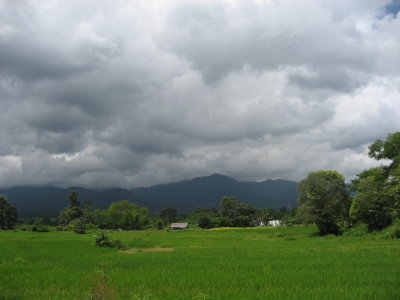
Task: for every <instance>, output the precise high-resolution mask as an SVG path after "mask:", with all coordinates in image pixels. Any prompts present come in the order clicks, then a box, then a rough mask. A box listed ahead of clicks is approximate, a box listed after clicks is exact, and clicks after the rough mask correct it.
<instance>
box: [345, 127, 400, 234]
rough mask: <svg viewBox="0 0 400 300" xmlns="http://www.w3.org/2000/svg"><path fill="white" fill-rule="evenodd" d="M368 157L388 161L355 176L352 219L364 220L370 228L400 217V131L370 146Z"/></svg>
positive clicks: (389, 222)
mask: <svg viewBox="0 0 400 300" xmlns="http://www.w3.org/2000/svg"><path fill="white" fill-rule="evenodd" d="M368 155H369V157H371V158H374V159H376V160H385V161H386V162H388V164H386V165H382V166H379V167H376V168H372V169H368V170H365V171H363V172H361V173H360V174H358V175H357V178H356V179H354V180H353V186H352V189H353V190H354V191H355V192H356V195H355V196H354V198H353V203H352V206H351V210H350V215H351V217H352V219H353V221H355V222H357V221H361V222H364V223H366V224H367V225H368V228H369V230H371V231H372V230H380V229H383V228H385V227H386V226H388V225H390V224H391V223H392V221H393V219H395V218H399V217H400V132H396V133H392V134H389V135H388V136H387V138H386V140H376V141H375V142H374V143H373V144H372V145H370V146H369V152H368Z"/></svg>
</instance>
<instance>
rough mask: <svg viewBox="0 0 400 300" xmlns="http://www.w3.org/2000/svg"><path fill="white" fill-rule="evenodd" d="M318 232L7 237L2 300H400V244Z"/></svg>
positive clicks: (2, 237)
mask: <svg viewBox="0 0 400 300" xmlns="http://www.w3.org/2000/svg"><path fill="white" fill-rule="evenodd" d="M316 231H317V230H316V228H315V227H312V226H310V227H303V226H295V227H280V228H271V227H264V228H243V229H230V228H223V229H218V230H199V229H189V230H183V231H129V232H111V233H109V234H110V236H111V237H112V238H113V239H118V240H121V241H122V242H123V243H124V244H125V245H126V246H127V250H124V251H120V250H117V249H115V248H100V247H96V246H95V245H94V238H93V235H94V234H93V233H88V234H83V235H79V234H74V233H71V232H57V231H53V232H48V233H34V232H0V299H2V300H3V299H7V300H8V299H159V300H161V299H185V300H186V299H400V288H399V287H400V241H399V240H398V239H397V240H396V239H382V238H380V237H379V236H374V235H366V236H361V237H354V236H339V237H336V236H325V237H320V236H317V235H316V234H315V232H316Z"/></svg>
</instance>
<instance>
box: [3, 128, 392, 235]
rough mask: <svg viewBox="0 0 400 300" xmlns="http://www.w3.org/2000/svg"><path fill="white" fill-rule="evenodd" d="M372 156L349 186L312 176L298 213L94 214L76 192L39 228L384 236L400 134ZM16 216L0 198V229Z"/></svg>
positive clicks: (243, 206)
mask: <svg viewBox="0 0 400 300" xmlns="http://www.w3.org/2000/svg"><path fill="white" fill-rule="evenodd" d="M368 149H369V151H368V156H369V157H371V158H373V159H375V160H377V161H381V160H383V161H384V162H386V163H385V164H383V165H381V166H378V167H375V168H371V169H367V170H364V171H362V172H361V173H359V174H358V175H357V176H356V178H355V179H354V180H352V183H351V184H350V185H346V183H345V178H344V176H343V175H342V174H340V173H339V172H337V171H335V170H320V171H316V172H311V173H310V174H309V175H308V176H307V177H306V178H305V179H303V180H301V181H300V183H299V184H298V202H299V204H300V206H299V207H298V208H296V207H295V208H291V209H288V208H286V207H283V208H281V209H279V210H273V209H269V208H263V209H256V208H254V207H252V206H251V205H249V204H247V203H245V202H242V201H240V200H239V199H237V198H236V197H234V196H227V197H223V199H222V200H221V203H220V207H219V208H213V209H209V208H201V207H200V208H196V209H195V210H194V211H193V212H192V213H190V214H188V215H184V216H178V212H177V210H176V208H174V207H168V208H165V209H163V210H162V211H161V212H160V214H159V215H158V216H155V215H152V214H151V213H150V212H149V210H148V209H147V208H146V207H141V206H138V205H136V204H134V203H131V202H129V201H127V200H122V201H118V202H113V203H112V204H111V205H110V206H109V207H108V208H107V209H96V210H93V208H92V205H91V203H90V202H84V203H80V202H79V200H78V194H77V192H71V193H70V194H69V195H68V200H69V205H68V206H67V207H66V208H64V209H63V210H62V211H61V212H60V214H59V216H58V219H57V220H56V221H54V220H51V219H50V218H43V219H42V220H41V222H42V223H41V224H44V225H46V224H47V225H56V224H57V225H59V226H63V227H66V228H70V229H73V230H74V231H75V232H77V233H84V232H85V231H86V230H87V229H91V228H100V229H124V230H141V229H146V228H157V229H163V228H165V227H168V226H169V225H170V224H171V223H172V222H176V221H184V220H185V221H189V222H190V223H191V224H197V225H198V226H199V227H201V228H212V227H249V226H256V225H259V224H261V223H264V224H265V223H267V222H268V221H270V220H274V219H279V220H281V221H282V222H283V223H284V224H286V225H293V224H299V223H303V224H315V225H317V227H318V229H319V232H320V234H336V235H338V234H340V233H341V232H342V230H343V229H344V228H346V227H351V226H355V225H357V224H366V226H367V227H368V230H370V231H374V230H382V229H384V228H386V227H387V226H389V225H391V224H392V223H393V222H395V221H396V220H399V218H400V132H396V133H393V134H389V135H388V136H387V138H386V139H385V140H376V141H375V142H374V143H373V144H371V145H370V146H369V148H368ZM16 222H17V210H16V208H15V207H13V206H12V205H11V204H10V203H9V201H8V199H7V198H6V197H4V196H1V195H0V229H12V228H13V227H14V225H15V224H16Z"/></svg>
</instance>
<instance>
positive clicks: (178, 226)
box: [171, 223, 188, 230]
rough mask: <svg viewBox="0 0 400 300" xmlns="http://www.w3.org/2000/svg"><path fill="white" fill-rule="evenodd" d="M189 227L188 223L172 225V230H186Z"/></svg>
mask: <svg viewBox="0 0 400 300" xmlns="http://www.w3.org/2000/svg"><path fill="white" fill-rule="evenodd" d="M187 227H188V223H172V224H171V229H172V230H180V229H186V228H187Z"/></svg>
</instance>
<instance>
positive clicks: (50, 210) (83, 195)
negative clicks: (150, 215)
mask: <svg viewBox="0 0 400 300" xmlns="http://www.w3.org/2000/svg"><path fill="white" fill-rule="evenodd" d="M296 187H297V183H296V182H294V181H289V180H284V179H275V180H274V179H267V180H265V181H261V182H256V181H244V182H242V181H237V180H236V179H234V178H231V177H228V176H226V175H221V174H212V175H209V176H202V177H195V178H192V179H188V180H183V181H179V182H173V183H167V184H158V185H154V186H150V187H137V188H132V189H123V188H109V189H101V190H100V189H88V188H83V187H68V188H59V187H49V186H47V187H26V186H25V187H12V188H8V189H0V194H3V195H5V196H6V197H7V198H8V199H9V200H10V202H11V203H12V204H13V205H14V206H16V207H17V209H18V211H19V214H20V216H41V215H53V216H56V215H57V214H58V212H59V211H60V210H61V209H63V208H64V207H65V206H67V205H68V200H67V195H68V194H69V193H70V192H71V191H73V190H75V191H77V192H78V200H79V201H81V202H84V201H91V202H92V204H93V207H94V208H107V207H108V206H109V205H110V204H111V203H112V202H115V201H120V200H129V201H131V202H133V203H135V204H138V205H141V206H147V207H148V208H149V209H150V210H151V211H152V212H155V213H157V212H159V211H160V210H161V209H163V208H166V207H175V208H176V209H177V210H178V212H179V213H189V212H191V211H193V209H195V208H196V207H208V208H213V207H218V206H219V203H220V201H221V199H222V197H224V196H235V197H237V198H238V199H239V200H241V201H243V202H246V203H249V204H250V205H252V206H254V207H257V208H263V207H269V208H275V209H277V208H281V207H283V206H286V207H293V206H296V205H297V202H296V198H297V190H296Z"/></svg>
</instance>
